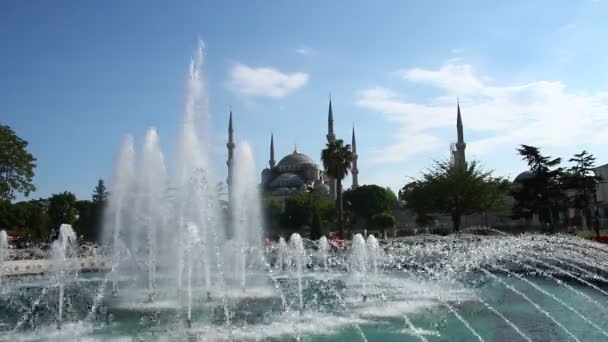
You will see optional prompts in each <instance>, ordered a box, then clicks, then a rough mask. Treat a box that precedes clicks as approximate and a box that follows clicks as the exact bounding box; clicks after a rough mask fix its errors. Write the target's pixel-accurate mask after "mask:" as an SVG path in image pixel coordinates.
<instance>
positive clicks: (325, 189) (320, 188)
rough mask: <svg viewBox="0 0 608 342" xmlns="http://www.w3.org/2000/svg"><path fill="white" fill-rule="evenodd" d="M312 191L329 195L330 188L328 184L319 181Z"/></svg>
mask: <svg viewBox="0 0 608 342" xmlns="http://www.w3.org/2000/svg"><path fill="white" fill-rule="evenodd" d="M314 191H315V193H316V194H318V195H321V196H329V193H330V188H329V185H327V184H323V183H320V184H317V185H315V188H314Z"/></svg>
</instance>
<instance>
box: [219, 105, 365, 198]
mask: <svg viewBox="0 0 608 342" xmlns="http://www.w3.org/2000/svg"><path fill="white" fill-rule="evenodd" d="M326 139H327V142H328V143H331V142H334V141H335V140H336V135H335V133H334V118H333V109H332V104H331V100H330V101H329V110H328V116H327V135H326ZM235 146H236V145H235V143H234V130H233V125H232V112H230V119H229V122H228V143H227V144H226V147H227V148H228V160H227V162H226V164H227V166H228V178H227V184H228V187H229V188H230V185H231V182H232V177H233V163H234V160H233V155H234V148H235ZM351 147H352V151H353V154H354V158H353V162H352V170H351V174H352V188H353V189H354V188H356V187H358V186H359V177H358V175H359V169H358V165H357V159H358V155H357V143H356V138H355V129H354V127H353V131H352V142H351ZM269 154H270V158H269V160H268V166H267V167H266V168H264V170H262V173H261V181H260V189H261V191H262V193H263V195H264V196H265V197H268V196H272V197H275V198H276V199H278V200H279V201H280V202H283V201H284V200H285V198H287V197H290V196H292V195H294V194H297V193H300V192H309V191H312V192H315V193H317V194H319V195H320V196H322V197H326V198H331V199H335V198H336V181H335V179H332V178H331V177H329V176H328V175H327V173H326V172H325V170H324V169H323V167H322V166H320V165H319V164H317V162H315V160H314V159H312V158H311V157H309V156H308V155H306V154H304V153H302V152H300V151H299V150H298V149H297V147H296V148H294V150H293V152H292V153H290V154H288V155H286V156H284V157H283V158H281V159H280V160H279V162H278V163H277V162H276V160H275V152H274V134H272V133H271V136H270V149H269ZM319 154H320V153H319Z"/></svg>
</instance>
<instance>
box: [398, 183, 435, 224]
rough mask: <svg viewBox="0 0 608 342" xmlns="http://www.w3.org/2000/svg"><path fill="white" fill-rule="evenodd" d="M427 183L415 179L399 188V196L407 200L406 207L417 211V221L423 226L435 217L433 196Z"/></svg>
mask: <svg viewBox="0 0 608 342" xmlns="http://www.w3.org/2000/svg"><path fill="white" fill-rule="evenodd" d="M426 185H427V184H426V183H425V182H424V181H422V180H414V181H412V182H410V183H407V184H406V185H405V186H404V187H403V188H402V189H401V190H399V198H400V199H401V200H402V201H405V203H406V208H408V209H411V210H413V211H414V212H415V213H416V223H417V224H418V225H421V226H425V225H428V224H430V223H431V222H433V220H434V219H435V217H434V216H433V212H434V211H435V210H436V208H435V205H434V203H433V196H432V195H431V193H430V192H429V187H428V186H426Z"/></svg>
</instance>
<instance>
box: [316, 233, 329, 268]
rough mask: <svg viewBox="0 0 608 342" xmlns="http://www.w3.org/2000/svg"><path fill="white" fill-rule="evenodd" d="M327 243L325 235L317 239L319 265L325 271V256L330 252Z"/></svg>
mask: <svg viewBox="0 0 608 342" xmlns="http://www.w3.org/2000/svg"><path fill="white" fill-rule="evenodd" d="M330 248H331V247H330V246H329V242H328V241H327V238H326V237H325V235H323V236H321V238H320V239H319V260H321V265H322V266H323V268H324V269H325V270H326V271H327V266H328V265H327V256H328V255H329V250H330Z"/></svg>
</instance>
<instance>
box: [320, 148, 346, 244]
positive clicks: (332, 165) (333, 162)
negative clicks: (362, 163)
mask: <svg viewBox="0 0 608 342" xmlns="http://www.w3.org/2000/svg"><path fill="white" fill-rule="evenodd" d="M321 159H322V160H323V167H324V168H325V170H326V172H327V175H328V176H329V177H331V178H333V179H335V180H336V195H337V196H336V216H337V219H338V230H339V232H340V237H342V238H343V239H344V238H345V236H344V211H343V208H342V179H344V177H346V175H348V171H349V170H350V169H351V165H352V161H353V152H352V151H351V149H350V145H349V144H346V145H344V141H342V140H341V139H338V140H335V141H333V142H329V143H327V145H326V148H325V149H324V150H323V152H321Z"/></svg>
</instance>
